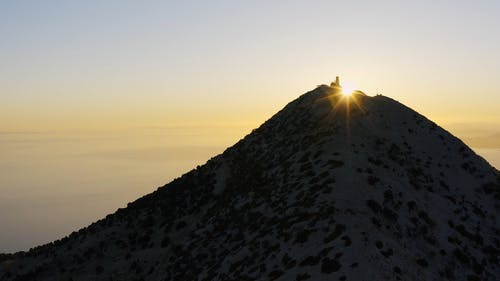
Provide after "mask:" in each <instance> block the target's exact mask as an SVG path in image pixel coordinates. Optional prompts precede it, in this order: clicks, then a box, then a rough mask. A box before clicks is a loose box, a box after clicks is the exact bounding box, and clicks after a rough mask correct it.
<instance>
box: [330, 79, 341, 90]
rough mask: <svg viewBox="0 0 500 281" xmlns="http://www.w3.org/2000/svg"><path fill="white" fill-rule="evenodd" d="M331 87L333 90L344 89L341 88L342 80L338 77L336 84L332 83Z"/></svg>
mask: <svg viewBox="0 0 500 281" xmlns="http://www.w3.org/2000/svg"><path fill="white" fill-rule="evenodd" d="M330 87H332V88H342V86H340V78H339V77H338V76H336V77H335V82H332V83H331V84H330Z"/></svg>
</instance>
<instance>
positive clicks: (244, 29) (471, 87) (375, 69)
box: [0, 0, 500, 252]
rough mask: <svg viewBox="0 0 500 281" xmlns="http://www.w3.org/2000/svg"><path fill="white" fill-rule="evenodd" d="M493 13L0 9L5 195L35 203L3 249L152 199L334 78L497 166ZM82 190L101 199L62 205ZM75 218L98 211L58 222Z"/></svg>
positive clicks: (343, 7) (495, 9) (378, 5)
mask: <svg viewBox="0 0 500 281" xmlns="http://www.w3.org/2000/svg"><path fill="white" fill-rule="evenodd" d="M498 14H500V1H493V0H492V1H485V0H483V1H481V0H478V1H465V0H454V1H451V0H434V1H427V0H423V1H356V0H354V1H305V0H304V1H291V0H288V1H272V0H267V1H259V0H256V1H229V0H228V1H219V0H214V1H191V0H183V1H127V0H119V1H118V0H108V1H102V0H99V1H96V0H87V1H73V0H70V1H67V0H64V1H63V0H60V1H51V0H47V1H29V0H26V1H1V2H0V143H1V144H2V146H3V147H0V152H1V153H0V163H3V164H0V165H2V167H0V168H1V169H0V170H2V171H3V172H0V189H1V190H0V191H1V192H2V193H4V194H9V196H10V197H8V198H9V199H8V200H9V202H13V201H15V202H18V201H20V200H21V198H24V199H26V200H24V201H26V202H27V203H25V204H26V206H24V205H22V204H21V205H20V204H17V205H16V204H14V205H15V206H14V205H12V204H6V203H5V202H4V204H3V205H2V202H1V200H0V209H2V210H0V211H2V213H3V214H2V215H0V223H4V224H7V225H10V226H11V228H10V229H11V230H12V231H10V232H9V231H5V232H4V236H1V235H0V252H1V251H2V250H4V251H12V250H19V249H25V248H27V247H29V246H30V245H36V244H37V243H41V242H44V241H45V242H48V241H51V240H53V239H55V238H59V237H60V236H61V235H62V234H63V233H65V232H68V231H69V230H70V229H73V228H75V227H81V226H85V225H86V224H88V223H90V222H92V221H93V220H95V219H97V218H99V217H102V216H104V215H105V214H106V213H108V212H111V211H114V210H115V209H116V208H117V207H120V206H122V205H123V204H125V203H126V202H128V201H130V200H133V199H134V198H136V197H137V196H139V195H141V194H145V193H146V192H150V191H152V190H154V188H155V185H154V184H155V183H156V186H158V185H161V184H163V183H165V182H167V181H169V180H171V179H172V178H173V177H175V176H178V175H179V174H180V173H182V172H185V171H187V170H189V168H190V167H193V165H195V164H202V163H203V162H204V161H206V160H207V159H208V158H209V157H210V156H213V155H215V154H217V153H220V152H221V151H222V150H223V149H224V148H225V147H227V146H230V145H232V144H233V143H234V142H236V141H237V140H238V139H240V138H242V137H243V136H244V135H245V134H247V133H249V132H250V131H251V129H252V128H255V127H257V126H259V125H260V124H261V123H262V122H264V121H265V120H267V119H268V118H269V117H271V116H272V115H273V114H274V113H275V112H277V111H278V110H280V109H281V108H282V107H283V106H285V105H286V104H287V103H288V102H290V101H292V100H293V99H295V98H297V97H298V96H299V95H301V94H303V93H304V92H306V91H309V90H312V89H313V88H315V87H316V86H317V85H319V84H329V83H330V81H332V80H334V79H335V76H337V75H339V76H340V77H341V81H342V82H343V83H344V84H345V83H348V84H353V85H355V86H356V88H358V89H360V90H362V91H364V92H365V93H367V94H368V95H375V94H383V95H386V96H389V97H391V98H394V99H396V100H398V101H400V102H402V103H404V104H405V105H407V106H409V107H411V108H413V109H415V110H417V111H418V112H419V113H421V114H423V115H425V116H426V117H428V118H429V119H431V120H433V121H435V122H437V123H438V124H439V125H441V126H442V127H444V128H445V129H447V130H450V131H451V132H452V133H454V134H455V135H457V136H459V137H460V138H462V139H463V140H464V141H465V142H466V143H467V144H469V145H471V146H472V147H473V148H474V149H477V151H481V155H482V156H484V157H486V159H487V160H489V161H490V162H491V163H499V162H500V161H498V159H500V157H499V156H498V150H500V110H498V107H499V105H500V92H499V90H498V86H497V85H496V82H497V81H498V77H500V51H499V50H500V36H498V35H499V34H498V29H499V27H500V17H498ZM182 151H185V152H186V153H185V154H182V153H180V152H182ZM180 154H182V155H183V156H179V155H180ZM89 157H90V158H89ZM92 157H94V158H92ZM160 157H161V159H160ZM103 159H107V160H103ZM124 159H125V160H124ZM138 159H140V161H139V162H137V161H138ZM88 161H90V162H88ZM125 163H128V164H125ZM137 163H141V165H142V166H140V167H137V165H138V164H137ZM123 165H128V166H126V167H123ZM497 168H498V166H497ZM61 171H64V172H61ZM82 171H86V172H87V173H90V174H92V175H93V173H98V174H99V175H100V176H87V177H86V178H87V180H81V179H79V175H81V173H82ZM102 171H106V174H103V173H102ZM125 171H126V172H125ZM60 173H61V174H64V176H56V175H59V174H60ZM26 175H29V176H26ZM131 179H133V180H131ZM70 186H71V187H70ZM97 186H98V188H99V190H100V191H99V192H100V193H99V192H97V193H96V192H95V189H96V188H97ZM63 187H64V188H63ZM120 188H122V189H120ZM35 189H36V190H38V191H37V192H33V190H35ZM124 190H126V191H124ZM21 191H22V192H21ZM61 193H64V196H62V195H61ZM83 193H85V194H86V195H85V196H87V197H85V196H84V194H83ZM44 194H45V195H44ZM48 194H50V196H56V195H55V194H58V195H57V196H59V197H57V196H56V197H54V198H56V199H54V200H55V201H54V202H53V203H51V204H48V205H43V206H40V207H39V208H38V209H36V210H37V212H38V213H39V214H40V216H42V215H45V216H44V217H41V218H37V220H36V222H35V221H33V217H32V216H31V215H32V213H33V212H34V211H33V210H34V209H29V206H30V205H33V202H40V201H41V200H44V199H43V198H46V197H47V196H48ZM89 194H90V195H92V194H94V195H95V194H105V195H106V196H107V197H106V196H104V195H103V196H104V197H99V198H100V199H99V200H100V201H99V200H97V201H99V202H101V203H99V206H96V205H95V204H94V205H93V204H92V202H96V201H92V200H90V199H88V200H87V199H86V200H83V199H82V200H76V201H77V203H75V204H82V205H81V206H80V205H74V204H73V205H71V204H68V203H67V202H72V201H71V200H70V201H68V200H69V199H75V198H90V197H88V196H90V195H89ZM27 196H28V197H29V198H28V199H29V200H28V199H27V198H26V197H27ZM43 196H45V197H43ZM4 198H7V197H5V196H4ZM57 198H58V199H57ZM68 198H69V199H68ZM92 198H94V197H92ZM106 198H107V199H106ZM109 198H113V199H109ZM16 200H18V201H16ZM57 200H59V201H57ZM63 201H64V202H65V203H64V204H63V203H61V202H63ZM80 201H81V202H80ZM111 201H112V203H109V202H111ZM57 202H59V203H60V204H62V205H57V204H59V203H57ZM35 205H36V204H35ZM55 205H57V206H60V207H58V208H56V207H51V206H55ZM16 206H17V207H16ZM61 206H62V207H61ZM75 206H78V207H79V208H82V210H87V211H89V212H87V213H86V212H84V211H82V212H81V214H73V213H72V217H71V218H73V219H70V217H69V215H68V216H66V217H64V218H60V219H56V218H55V217H56V214H61V213H64V210H69V208H71V207H73V208H76V207H75ZM2 207H3V208H2ZM16 208H18V209H16ZM20 208H22V210H23V212H25V213H26V214H25V220H22V219H19V217H14V216H7V215H5V214H6V213H13V212H14V211H16V210H20ZM70 213H71V212H70ZM30 216H31V217H30ZM69 221H71V223H69ZM37 224H39V225H40V226H37ZM47 225H58V226H60V228H57V231H55V230H54V231H52V230H51V229H50V227H47ZM30 227H31V228H30ZM37 227H38V228H37ZM53 229H56V227H53ZM19 233H24V234H26V233H30V235H26V237H24V236H22V235H19ZM42 234H43V235H42ZM37 235H38V236H37ZM19 237H24V238H19ZM14 238H19V239H18V240H19V241H17V240H16V243H12V241H13V240H12V239H14ZM23 239H24V240H23ZM7 244H8V245H7ZM6 245H7V246H6ZM12 245H13V246H12Z"/></svg>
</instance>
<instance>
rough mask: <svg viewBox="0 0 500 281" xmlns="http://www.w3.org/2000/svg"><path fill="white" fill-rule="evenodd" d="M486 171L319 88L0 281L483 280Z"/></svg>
mask: <svg viewBox="0 0 500 281" xmlns="http://www.w3.org/2000/svg"><path fill="white" fill-rule="evenodd" d="M499 197H500V180H499V174H498V171H496V170H495V169H494V168H492V167H491V166H490V165H489V164H488V163H487V162H486V161H484V160H483V159H482V158H481V157H479V156H477V155H476V154H475V153H474V152H473V151H471V150H470V149H469V148H468V147H466V146H465V145H464V144H463V143H462V142H461V141H460V140H459V139H457V138H455V137H453V136H452V135H450V134H449V133H448V132H446V131H445V130H443V129H442V128H440V127H438V126H437V125H436V124H434V123H433V122H431V121H429V120H427V119H426V118H425V117H423V116H421V115H419V114H418V113H416V112H415V111H413V110H411V109H409V108H407V107H405V106H404V105H402V104H400V103H398V102H396V101H394V100H392V99H390V98H387V97H383V96H375V97H368V96H366V95H364V94H363V93H361V92H358V93H356V94H355V95H354V96H353V97H351V98H344V97H342V96H341V95H340V94H339V92H338V90H335V89H332V88H330V87H328V86H320V87H318V88H316V89H315V90H313V91H311V92H308V93H306V94H305V95H303V96H301V97H300V98H298V99H297V100H295V101H293V102H291V103H290V104H288V105H287V106H286V107H285V108H284V109H283V110H281V111H280V112H278V113H277V114H276V115H275V116H273V117H272V118H271V119H270V120H268V121H267V122H266V123H264V124H263V125H262V126H261V127H260V128H258V129H256V130H254V131H253V132H252V133H251V134H250V135H248V136H246V137H245V138H244V139H243V140H241V141H240V142H238V143H237V144H236V145H234V146H233V147H231V148H228V149H227V150H226V151H225V152H224V153H223V154H221V155H219V156H216V157H214V158H213V159H211V160H209V161H208V162H207V163H206V164H205V165H203V166H201V167H198V168H196V169H195V170H192V171H191V172H189V173H187V174H185V175H183V176H182V177H180V178H178V179H176V180H174V181H173V182H171V183H169V184H167V185H165V186H163V187H160V188H159V189H158V190H157V191H156V192H154V193H152V194H149V195H146V196H144V197H142V198H140V199H138V200H136V201H135V202H132V203H130V204H129V205H128V207H127V208H125V209H120V210H118V211H117V212H116V213H114V214H112V215H109V216H107V217H106V218H105V219H102V220H100V221H98V222H96V223H94V224H92V225H90V226H89V227H87V228H84V229H81V230H79V231H78V232H74V233H72V234H71V235H69V236H68V237H67V238H64V239H62V240H60V241H56V242H54V243H51V244H48V245H44V246H40V247H37V248H35V249H32V250H30V251H29V252H27V253H18V254H15V255H4V256H1V258H0V279H1V280H75V281H76V280H443V279H444V280H494V279H495V277H496V276H499V274H500V269H499V266H498V264H499V260H498V257H499V254H500V251H499V249H500V245H499V244H500V242H499V238H498V237H499V228H498V222H499V219H498V211H499V208H500V205H499Z"/></svg>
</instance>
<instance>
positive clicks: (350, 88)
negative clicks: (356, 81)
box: [342, 83, 356, 97]
mask: <svg viewBox="0 0 500 281" xmlns="http://www.w3.org/2000/svg"><path fill="white" fill-rule="evenodd" d="M355 89H356V88H355V87H354V85H353V84H351V83H346V84H344V85H343V86H342V95H343V96H344V97H349V96H351V95H352V93H353V92H354V90H355Z"/></svg>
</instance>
